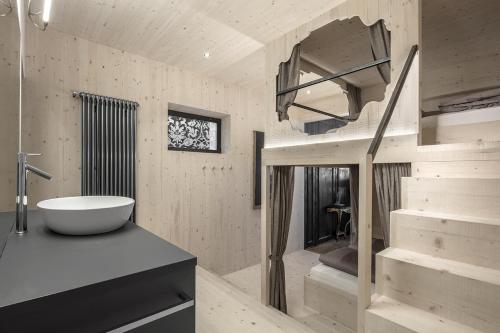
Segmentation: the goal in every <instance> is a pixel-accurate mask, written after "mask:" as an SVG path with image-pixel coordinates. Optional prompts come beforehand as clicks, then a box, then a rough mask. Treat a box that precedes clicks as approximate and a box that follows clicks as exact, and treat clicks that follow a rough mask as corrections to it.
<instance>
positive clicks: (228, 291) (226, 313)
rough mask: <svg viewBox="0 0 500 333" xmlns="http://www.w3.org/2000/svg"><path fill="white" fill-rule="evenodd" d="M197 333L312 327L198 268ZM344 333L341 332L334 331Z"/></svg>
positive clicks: (299, 332) (301, 332)
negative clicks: (263, 303) (265, 304)
mask: <svg viewBox="0 0 500 333" xmlns="http://www.w3.org/2000/svg"><path fill="white" fill-rule="evenodd" d="M196 332H200V333H215V332H217V333H234V332H241V333H247V332H248V333H260V332H269V333H285V332H286V333H313V332H315V331H314V330H312V329H311V328H310V327H307V326H306V325H304V324H302V323H300V322H299V321H297V320H295V319H293V318H291V317H289V316H287V315H285V314H284V313H282V312H279V311H278V310H276V309H273V308H270V307H267V306H264V305H262V304H261V303H260V302H259V301H258V300H256V299H254V298H252V297H251V296H250V295H248V294H246V293H244V292H243V291H241V290H240V289H238V288H237V287H235V286H234V285H232V284H230V283H229V282H227V281H225V280H224V279H222V278H221V277H218V276H216V275H215V274H213V273H210V272H208V271H206V270H204V269H203V268H201V267H198V268H197V270H196ZM331 332H333V333H341V331H340V330H339V331H337V330H334V331H331Z"/></svg>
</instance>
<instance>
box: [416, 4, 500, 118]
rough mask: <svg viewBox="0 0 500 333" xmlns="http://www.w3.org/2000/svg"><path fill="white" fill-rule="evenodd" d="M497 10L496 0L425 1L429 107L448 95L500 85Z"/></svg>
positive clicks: (424, 89)
mask: <svg viewBox="0 0 500 333" xmlns="http://www.w3.org/2000/svg"><path fill="white" fill-rule="evenodd" d="M499 11H500V3H499V2H498V1H495V0H480V1H479V2H471V1H468V0H441V1H432V0H424V1H422V98H423V101H424V110H425V111H432V110H433V109H436V108H435V107H436V106H437V104H439V100H440V99H442V98H445V97H447V96H453V95H456V94H460V93H471V92H477V91H481V90H484V89H489V88H493V87H498V86H500V69H499V67H498V65H497V64H498V61H499V60H500V41H499V39H498V31H499V29H500V22H499V21H498V17H497V16H496V13H498V12H499ZM433 99H434V101H433ZM436 100H437V101H436ZM426 104H428V105H429V106H426Z"/></svg>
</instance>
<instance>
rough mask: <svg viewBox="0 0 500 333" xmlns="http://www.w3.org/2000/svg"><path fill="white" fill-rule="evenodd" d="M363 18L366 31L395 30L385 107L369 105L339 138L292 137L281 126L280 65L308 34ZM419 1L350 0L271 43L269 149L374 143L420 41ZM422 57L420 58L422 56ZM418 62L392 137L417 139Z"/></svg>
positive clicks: (397, 111)
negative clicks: (377, 26) (379, 26)
mask: <svg viewBox="0 0 500 333" xmlns="http://www.w3.org/2000/svg"><path fill="white" fill-rule="evenodd" d="M354 16H359V17H360V19H361V21H362V22H363V23H364V24H365V25H371V24H373V23H375V22H376V21H377V20H379V19H384V20H385V23H386V25H387V27H388V29H389V30H391V60H392V61H391V82H392V83H391V84H390V85H388V86H387V89H386V91H385V98H384V100H383V101H382V102H369V103H368V104H366V105H365V107H364V108H363V111H362V113H361V115H360V117H359V119H358V120H357V121H356V122H352V123H350V124H348V125H347V126H345V127H343V128H341V129H339V130H337V132H336V133H332V134H324V135H316V136H307V134H304V133H300V132H299V131H291V128H290V123H289V122H287V121H284V122H281V123H278V122H277V121H276V118H277V116H276V112H275V111H276V110H275V107H276V105H275V92H276V75H277V73H278V66H279V64H280V63H281V62H284V61H287V60H288V59H289V57H290V54H291V50H292V48H293V46H294V45H295V44H297V43H299V42H300V41H302V40H304V39H305V38H306V37H307V36H309V34H310V33H311V32H312V31H314V30H316V29H318V28H320V27H322V26H324V25H326V24H328V23H330V22H332V21H335V20H342V19H346V18H350V17H354ZM418 27H419V1H418V0H407V1H390V0H376V1H367V0H347V1H346V2H344V3H342V4H340V5H338V6H336V7H335V8H333V9H331V10H330V11H328V12H325V13H324V14H322V15H320V16H318V17H317V18H315V19H314V20H311V21H309V22H308V23H306V24H303V25H301V26H299V27H297V28H295V29H293V30H291V31H290V32H288V33H287V34H285V35H284V36H282V37H281V38H278V39H276V40H274V41H273V42H271V43H268V44H267V45H266V47H265V49H266V68H265V73H266V102H265V107H266V108H267V113H266V117H267V122H266V124H267V127H266V147H278V146H293V145H299V144H307V143H319V142H331V141H341V140H353V139H361V138H366V137H373V135H374V133H375V131H376V129H377V127H378V124H379V122H380V119H381V117H382V114H383V112H384V110H385V107H386V105H387V103H388V101H389V97H390V96H391V94H392V92H393V90H394V87H395V83H396V81H397V78H398V77H399V74H400V73H401V70H402V67H403V64H404V62H405V60H406V58H407V56H408V52H409V50H410V48H411V46H412V45H415V44H418V41H419V29H418ZM417 57H418V54H417ZM419 90H420V89H419V60H418V58H417V59H416V60H415V61H414V63H413V65H412V67H411V70H410V73H409V75H408V79H407V83H406V85H405V86H404V88H403V91H402V93H401V97H400V99H399V102H398V103H397V105H396V109H395V111H394V115H393V117H392V120H391V123H390V124H389V127H388V129H387V135H401V134H415V133H417V131H418V119H419V108H418V106H419V100H420V97H419Z"/></svg>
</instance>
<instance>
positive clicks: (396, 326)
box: [365, 296, 480, 333]
mask: <svg viewBox="0 0 500 333" xmlns="http://www.w3.org/2000/svg"><path fill="white" fill-rule="evenodd" d="M365 319H366V329H365V331H366V333H480V331H478V330H476V329H474V328H471V327H468V326H465V325H462V324H460V323H457V322H455V321H452V320H449V319H446V318H442V317H440V316H437V315H435V314H432V313H430V312H427V311H424V310H421V309H418V308H415V307H413V306H410V305H407V304H404V303H401V302H398V301H396V300H394V299H391V298H389V297H386V296H380V297H378V298H377V299H376V300H375V301H374V302H373V303H372V304H371V305H370V307H369V308H368V309H367V310H366V313H365Z"/></svg>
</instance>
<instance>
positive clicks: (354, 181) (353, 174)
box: [349, 165, 359, 245]
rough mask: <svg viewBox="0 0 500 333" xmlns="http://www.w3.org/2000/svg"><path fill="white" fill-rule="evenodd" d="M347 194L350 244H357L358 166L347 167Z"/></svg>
mask: <svg viewBox="0 0 500 333" xmlns="http://www.w3.org/2000/svg"><path fill="white" fill-rule="evenodd" d="M349 173H350V179H349V192H350V193H349V194H350V196H351V245H357V244H358V200H359V166H358V165H351V166H350V167H349Z"/></svg>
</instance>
